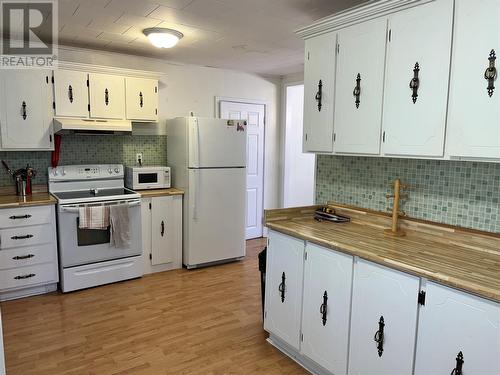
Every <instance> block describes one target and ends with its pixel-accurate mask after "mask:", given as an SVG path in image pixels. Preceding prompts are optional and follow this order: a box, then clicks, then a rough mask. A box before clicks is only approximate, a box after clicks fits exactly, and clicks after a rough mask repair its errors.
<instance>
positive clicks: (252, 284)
mask: <svg viewBox="0 0 500 375" xmlns="http://www.w3.org/2000/svg"><path fill="white" fill-rule="evenodd" d="M264 245H265V242H264V241H263V240H252V241H248V242H247V257H246V259H245V260H243V261H241V262H236V263H231V264H226V265H221V266H216V267H210V268H204V269H200V270H194V271H187V270H185V269H183V270H176V271H170V272H164V273H159V274H154V275H151V276H146V277H143V278H142V279H137V280H130V281H125V282H121V283H116V284H111V285H106V286H101V287H97V288H92V289H87V290H83V291H78V292H73V293H69V294H64V295H63V294H59V293H52V294H50V295H44V296H37V297H31V298H26V299H21V300H16V301H9V302H3V303H1V309H2V319H3V327H4V343H5V355H6V365H7V375H18V374H19V375H21V374H22V375H32V374H36V375H56V374H98V375H106V374H154V375H157V374H207V375H216V374H217V375H218V374H270V375H272V374H291V375H293V374H305V373H306V372H305V370H303V369H302V368H301V367H299V366H298V365H297V364H296V363H295V362H293V361H292V360H290V359H289V358H287V357H285V356H284V355H283V354H282V353H280V352H279V351H278V350H276V349H275V348H273V347H272V346H271V345H270V344H268V343H267V342H265V339H266V334H265V332H264V331H263V329H262V320H261V305H260V276H259V271H258V260H257V255H258V252H259V251H260V250H261V249H262V248H263V247H264Z"/></svg>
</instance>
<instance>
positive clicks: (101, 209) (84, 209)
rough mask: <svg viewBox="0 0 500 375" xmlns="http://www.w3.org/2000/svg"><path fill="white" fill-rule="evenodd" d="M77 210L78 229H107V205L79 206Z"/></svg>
mask: <svg viewBox="0 0 500 375" xmlns="http://www.w3.org/2000/svg"><path fill="white" fill-rule="evenodd" d="M78 211H79V212H78V213H79V216H80V220H79V221H78V227H79V228H80V229H107V228H108V227H109V207H107V206H80V207H79V209H78Z"/></svg>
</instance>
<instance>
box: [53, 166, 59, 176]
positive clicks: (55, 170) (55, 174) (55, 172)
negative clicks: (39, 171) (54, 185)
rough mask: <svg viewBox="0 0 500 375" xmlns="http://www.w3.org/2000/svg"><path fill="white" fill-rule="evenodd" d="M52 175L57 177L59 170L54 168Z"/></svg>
mask: <svg viewBox="0 0 500 375" xmlns="http://www.w3.org/2000/svg"><path fill="white" fill-rule="evenodd" d="M52 174H53V175H54V176H57V175H58V174H59V173H57V169H55V168H54V170H53V171H52Z"/></svg>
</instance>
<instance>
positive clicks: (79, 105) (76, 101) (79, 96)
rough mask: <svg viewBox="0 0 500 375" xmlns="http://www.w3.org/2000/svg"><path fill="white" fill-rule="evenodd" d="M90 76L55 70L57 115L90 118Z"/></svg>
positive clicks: (83, 73)
mask: <svg viewBox="0 0 500 375" xmlns="http://www.w3.org/2000/svg"><path fill="white" fill-rule="evenodd" d="M87 80H88V75H87V73H85V72H78V71H71V70H63V69H58V70H54V102H55V115H56V116H61V117H79V118H87V117H89V109H88V106H89V88H88V87H87Z"/></svg>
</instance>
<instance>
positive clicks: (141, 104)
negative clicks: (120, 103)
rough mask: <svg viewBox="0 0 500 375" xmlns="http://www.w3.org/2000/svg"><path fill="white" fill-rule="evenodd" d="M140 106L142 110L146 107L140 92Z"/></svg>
mask: <svg viewBox="0 0 500 375" xmlns="http://www.w3.org/2000/svg"><path fill="white" fill-rule="evenodd" d="M139 105H140V106H141V108H142V107H143V106H144V98H143V97H142V92H141V91H139Z"/></svg>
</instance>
